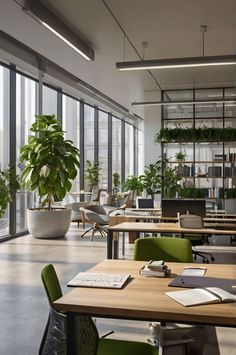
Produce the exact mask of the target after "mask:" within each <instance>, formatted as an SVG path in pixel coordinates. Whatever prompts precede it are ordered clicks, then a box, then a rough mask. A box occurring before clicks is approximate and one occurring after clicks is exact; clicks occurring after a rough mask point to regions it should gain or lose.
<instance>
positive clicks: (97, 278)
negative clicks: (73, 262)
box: [67, 272, 130, 288]
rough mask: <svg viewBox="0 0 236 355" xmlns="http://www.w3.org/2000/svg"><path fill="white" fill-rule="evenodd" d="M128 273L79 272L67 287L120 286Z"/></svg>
mask: <svg viewBox="0 0 236 355" xmlns="http://www.w3.org/2000/svg"><path fill="white" fill-rule="evenodd" d="M129 277H130V275H128V274H101V273H94V272H79V273H78V274H77V275H76V276H75V277H74V278H73V279H72V280H71V281H70V282H68V284H67V286H69V287H101V288H122V287H123V286H124V284H125V282H126V281H127V280H128V278H129Z"/></svg>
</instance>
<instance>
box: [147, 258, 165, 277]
mask: <svg viewBox="0 0 236 355" xmlns="http://www.w3.org/2000/svg"><path fill="white" fill-rule="evenodd" d="M140 273H141V275H144V276H154V277H166V276H169V275H170V273H171V270H170V269H169V268H168V266H167V265H165V262H164V261H163V260H158V261H153V260H151V261H150V262H149V263H148V264H147V265H144V266H143V267H142V269H141V270H140Z"/></svg>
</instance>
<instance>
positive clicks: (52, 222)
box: [20, 115, 79, 238]
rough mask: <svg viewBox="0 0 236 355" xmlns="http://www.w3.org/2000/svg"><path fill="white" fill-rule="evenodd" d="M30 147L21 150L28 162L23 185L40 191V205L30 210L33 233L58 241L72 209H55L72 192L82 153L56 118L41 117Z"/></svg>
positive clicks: (21, 154) (39, 116)
mask: <svg viewBox="0 0 236 355" xmlns="http://www.w3.org/2000/svg"><path fill="white" fill-rule="evenodd" d="M30 130H31V132H33V133H34V135H30V136H29V138H28V144H26V145H24V146H23V147H22V148H21V153H20V156H21V162H22V163H25V167H24V169H23V171H22V175H21V178H22V182H23V184H24V186H25V187H26V188H27V189H28V190H29V191H32V192H33V191H37V193H38V196H39V199H40V206H39V207H38V208H30V209H28V210H27V222H28V229H29V232H30V234H32V235H33V236H34V237H36V238H58V237H62V236H64V235H65V234H66V232H67V231H68V229H69V226H70V219H71V209H68V208H67V209H66V208H53V203H54V202H58V201H62V200H63V199H64V197H65V195H66V193H67V192H69V191H70V189H71V186H72V181H73V180H74V179H75V177H76V175H77V169H78V168H79V160H78V158H79V150H78V149H77V148H76V147H74V146H73V142H72V141H70V140H66V139H65V138H64V132H63V130H62V128H61V124H60V122H59V121H58V120H57V119H56V117H55V115H38V116H36V121H35V123H33V124H32V127H31V129H30Z"/></svg>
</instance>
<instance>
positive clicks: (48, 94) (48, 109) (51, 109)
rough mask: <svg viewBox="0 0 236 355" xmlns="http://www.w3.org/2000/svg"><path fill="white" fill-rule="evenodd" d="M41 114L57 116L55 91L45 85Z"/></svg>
mask: <svg viewBox="0 0 236 355" xmlns="http://www.w3.org/2000/svg"><path fill="white" fill-rule="evenodd" d="M43 114H44V115H53V114H55V115H57V91H56V90H54V89H52V88H50V87H48V86H46V85H44V86H43Z"/></svg>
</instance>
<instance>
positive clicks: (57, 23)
mask: <svg viewBox="0 0 236 355" xmlns="http://www.w3.org/2000/svg"><path fill="white" fill-rule="evenodd" d="M16 2H17V3H19V4H20V5H21V6H22V9H23V10H24V11H25V12H26V13H27V14H29V15H30V16H31V17H32V18H34V19H35V20H36V21H37V22H39V23H40V24H41V25H43V26H44V27H46V28H47V29H48V30H49V31H51V32H52V33H53V34H55V35H56V36H57V37H59V38H60V39H61V40H62V41H63V42H65V43H66V44H67V45H69V46H70V47H71V48H73V49H74V50H75V51H76V52H77V53H79V54H80V55H81V56H82V57H83V58H85V59H86V60H94V50H93V49H92V48H91V47H90V46H89V45H88V44H87V43H85V41H84V40H83V39H81V38H80V37H79V36H78V35H77V34H75V33H74V32H73V31H72V30H71V29H70V28H69V27H68V26H66V25H65V24H64V23H63V22H62V21H61V20H60V19H59V18H58V17H57V16H56V15H55V14H54V13H53V12H52V11H51V10H49V9H48V8H47V7H46V6H44V5H43V4H41V3H40V2H39V1H36V0H16Z"/></svg>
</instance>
